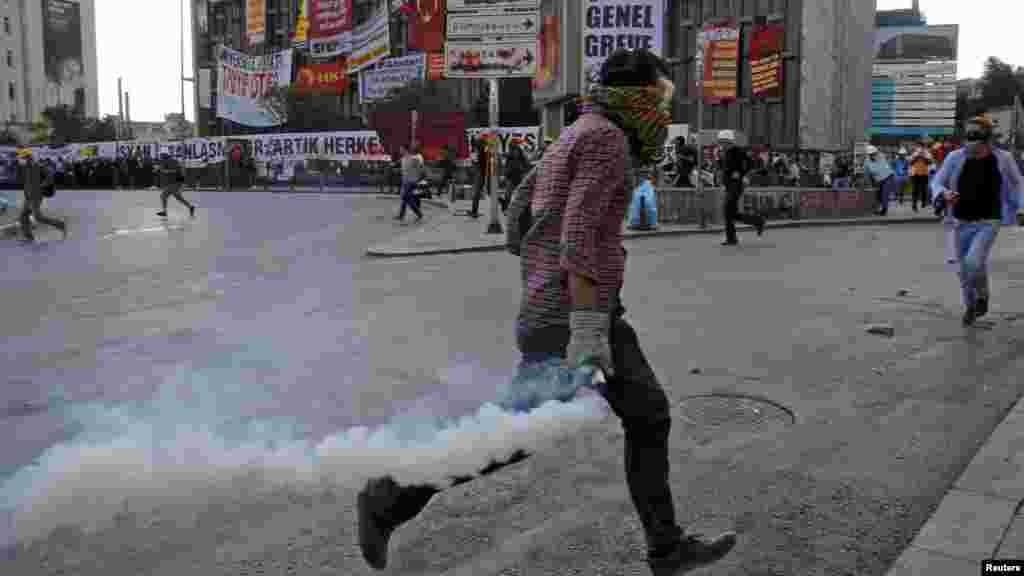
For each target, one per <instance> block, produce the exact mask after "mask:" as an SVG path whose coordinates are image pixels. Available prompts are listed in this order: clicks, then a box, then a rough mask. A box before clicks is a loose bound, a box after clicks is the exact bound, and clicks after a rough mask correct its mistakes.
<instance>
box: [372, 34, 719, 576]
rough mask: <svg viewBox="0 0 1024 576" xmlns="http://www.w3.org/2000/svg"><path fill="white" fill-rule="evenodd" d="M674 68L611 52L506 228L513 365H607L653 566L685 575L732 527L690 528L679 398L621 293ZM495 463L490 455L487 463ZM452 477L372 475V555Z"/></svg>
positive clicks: (379, 556) (380, 560) (375, 562)
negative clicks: (514, 291) (642, 182)
mask: <svg viewBox="0 0 1024 576" xmlns="http://www.w3.org/2000/svg"><path fill="white" fill-rule="evenodd" d="M669 75H670V72H669V70H668V68H667V66H666V65H665V64H664V63H663V62H662V61H661V59H659V58H658V57H657V56H654V55H653V54H651V53H650V52H649V51H646V50H639V51H627V50H617V51H616V52H614V53H612V54H611V56H609V58H608V60H607V61H606V62H605V64H604V65H603V68H602V72H601V74H600V79H599V81H598V82H597V83H595V84H594V85H593V87H592V88H591V90H590V93H589V95H588V98H587V99H586V100H585V101H584V102H585V103H584V105H583V106H582V107H581V114H580V116H579V118H578V119H577V120H576V121H575V122H574V123H573V124H572V125H571V126H569V127H568V128H566V129H565V130H564V131H562V134H561V136H560V137H559V140H558V141H557V142H556V143H554V144H552V145H551V147H550V148H549V149H548V151H547V153H546V154H545V155H544V159H543V160H542V162H541V165H540V168H539V169H534V170H533V171H531V173H530V175H529V176H527V178H526V179H525V180H524V181H523V183H522V185H521V186H520V187H519V189H518V190H517V193H516V198H515V200H514V201H513V206H511V207H510V209H509V211H508V213H507V214H506V221H507V223H508V224H507V228H508V230H509V231H510V233H512V234H520V233H521V231H520V230H519V226H518V223H519V216H520V211H521V210H524V209H525V208H526V206H527V205H529V206H530V207H531V208H530V209H531V212H532V216H533V217H532V224H531V226H530V228H529V231H528V232H526V233H525V236H520V237H519V238H514V237H510V238H507V239H506V242H507V245H508V246H510V247H514V248H510V249H514V250H515V253H518V254H520V256H521V260H520V264H521V266H522V279H523V292H524V293H523V296H522V299H521V305H520V312H519V316H518V319H517V322H516V341H517V343H518V347H519V351H520V352H521V353H522V356H523V358H522V362H521V364H520V366H519V370H518V371H517V372H518V373H520V374H523V373H527V374H528V373H529V372H530V371H531V370H536V369H537V367H538V366H544V365H546V364H547V363H550V362H552V361H554V362H565V363H566V365H567V368H569V370H565V371H564V373H565V374H571V373H575V371H576V370H581V369H582V370H586V369H598V370H600V371H601V372H603V373H604V374H606V375H607V377H608V378H607V383H606V385H605V386H604V387H602V389H601V390H600V392H601V394H602V395H603V396H604V398H605V399H606V400H607V402H608V404H609V405H610V406H611V408H612V410H613V411H614V412H615V414H616V415H617V416H619V418H620V419H621V422H622V426H623V428H624V430H625V438H626V440H625V465H626V482H627V484H628V486H629V494H630V497H631V499H632V501H633V504H634V506H635V508H636V511H637V513H638V515H639V517H640V523H641V525H642V526H643V531H644V535H645V536H646V540H647V562H648V565H649V566H650V568H651V571H652V572H653V573H654V575H655V576H678V575H679V574H683V573H684V572H686V571H689V570H691V569H693V568H696V567H698V566H702V565H706V564H710V563H712V562H715V561H717V560H719V559H721V558H722V557H724V556H725V555H726V554H728V553H729V551H730V550H732V548H733V547H734V546H735V544H736V535H735V534H734V533H731V532H730V533H725V534H722V535H721V536H719V537H717V538H714V539H707V538H704V537H702V536H700V535H699V534H696V533H690V534H687V533H684V531H683V529H682V528H681V527H680V526H679V525H678V524H677V523H676V514H675V501H674V499H673V497H672V490H671V487H670V485H669V456H668V450H669V432H670V428H671V410H670V405H669V401H668V398H667V396H666V394H665V391H664V389H663V388H662V386H661V384H660V383H659V382H658V378H657V376H656V375H655V373H654V371H653V369H652V368H651V367H650V365H649V364H648V362H647V359H646V358H645V356H644V353H643V351H642V349H641V348H640V344H639V342H638V338H637V334H636V331H635V330H634V329H633V328H632V327H631V326H630V324H629V323H628V322H627V321H626V320H625V319H624V318H623V315H624V313H625V310H624V308H623V307H622V305H621V302H620V300H619V294H620V293H621V289H622V282H623V277H624V274H625V264H626V262H625V260H626V254H625V249H624V248H623V246H622V240H623V238H622V222H623V220H624V218H625V215H626V210H627V208H628V205H629V194H630V192H631V191H632V189H633V186H635V182H634V177H633V176H632V173H633V170H634V167H636V168H639V167H641V166H650V165H652V164H653V163H654V162H655V161H656V158H657V155H658V152H659V149H660V146H661V142H660V140H661V139H663V138H664V134H665V132H666V131H667V127H668V125H669V124H670V123H671V122H672V117H671V114H670V112H669V109H670V103H671V98H672V92H673V86H672V83H671V81H669V80H668V78H669ZM627 132H628V133H629V136H627ZM569 377H570V378H571V376H569ZM509 442H510V443H514V442H515V438H510V439H509ZM519 459H520V460H521V459H522V458H519ZM497 469H500V466H488V467H487V468H486V469H485V470H487V472H485V471H482V472H481V475H484V474H486V473H488V472H493V471H495V470H497ZM471 480H472V479H471V478H470V479H464V480H457V481H454V482H453V484H457V483H461V482H462V481H471ZM445 488H446V486H442V485H429V484H422V485H401V484H398V483H397V482H395V480H394V479H393V478H391V477H382V478H375V479H372V480H370V481H368V482H367V484H366V486H365V487H364V488H363V489H362V490H361V491H360V493H359V496H358V504H357V505H358V523H359V527H358V533H359V545H360V548H361V550H362V553H363V557H364V558H365V559H366V561H367V562H368V563H369V564H370V566H371V567H373V568H375V569H377V570H382V569H384V568H385V567H386V565H387V554H388V541H389V539H390V537H391V534H392V533H393V532H394V530H396V529H397V528H398V527H399V526H401V525H402V524H404V523H406V522H408V521H409V520H412V519H413V518H415V517H416V516H417V515H418V514H419V513H420V512H421V511H422V510H423V509H424V508H425V507H426V506H427V504H428V503H429V501H430V500H431V499H432V498H433V496H434V495H436V494H438V493H439V492H441V491H442V490H444V489H445Z"/></svg>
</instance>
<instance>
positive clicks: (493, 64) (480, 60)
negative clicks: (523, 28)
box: [445, 37, 537, 78]
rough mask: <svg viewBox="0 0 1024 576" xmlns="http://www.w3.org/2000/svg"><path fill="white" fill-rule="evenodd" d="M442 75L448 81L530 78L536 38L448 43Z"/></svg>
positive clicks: (535, 66) (534, 56)
mask: <svg viewBox="0 0 1024 576" xmlns="http://www.w3.org/2000/svg"><path fill="white" fill-rule="evenodd" d="M445 72H446V75H447V77H448V78H531V77H533V76H534V75H535V74H536V73H537V39H536V38H535V37H534V38H532V39H530V38H523V39H520V40H513V41H508V42H494V43H488V44H486V45H481V44H480V42H472V41H469V42H457V41H450V42H448V46H447V58H446V60H445Z"/></svg>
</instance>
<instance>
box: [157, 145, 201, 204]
mask: <svg viewBox="0 0 1024 576" xmlns="http://www.w3.org/2000/svg"><path fill="white" fill-rule="evenodd" d="M158 170H159V171H160V180H161V182H160V183H161V188H162V190H161V191H160V211H159V212H157V213H156V215H157V216H160V217H164V216H167V198H168V197H169V196H174V199H175V200H177V201H178V202H181V203H182V204H184V205H185V206H186V207H187V208H188V213H189V216H192V217H195V215H196V207H195V205H194V204H190V203H189V201H188V200H185V197H184V196H182V195H181V184H182V182H183V181H184V180H185V175H184V173H183V171H182V169H181V164H179V163H178V161H177V160H175V159H174V158H171V156H170V154H162V155H161V156H160V165H159V167H158Z"/></svg>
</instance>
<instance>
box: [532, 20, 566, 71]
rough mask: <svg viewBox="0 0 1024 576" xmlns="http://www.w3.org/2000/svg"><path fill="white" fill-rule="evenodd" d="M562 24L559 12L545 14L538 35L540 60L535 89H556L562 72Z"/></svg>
mask: <svg viewBox="0 0 1024 576" xmlns="http://www.w3.org/2000/svg"><path fill="white" fill-rule="evenodd" d="M561 34H562V26H561V22H560V21H559V17H558V15H557V14H545V15H544V17H543V21H542V22H541V26H540V33H539V34H538V35H537V44H538V48H539V50H540V60H539V62H538V63H537V74H535V75H534V77H533V89H534V90H554V89H555V84H556V83H557V81H558V79H559V78H560V74H561V58H559V55H560V54H561V52H562V39H561Z"/></svg>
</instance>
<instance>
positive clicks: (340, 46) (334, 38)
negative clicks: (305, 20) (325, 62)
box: [307, 0, 352, 58]
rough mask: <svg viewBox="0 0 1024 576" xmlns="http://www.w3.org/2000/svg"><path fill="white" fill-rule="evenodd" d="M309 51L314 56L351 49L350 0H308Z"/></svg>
mask: <svg viewBox="0 0 1024 576" xmlns="http://www.w3.org/2000/svg"><path fill="white" fill-rule="evenodd" d="M307 36H308V38H309V53H310V55H312V56H313V57H315V58H328V57H332V56H338V55H339V54H347V53H349V52H350V51H351V50H352V0H309V30H308V32H307Z"/></svg>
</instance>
